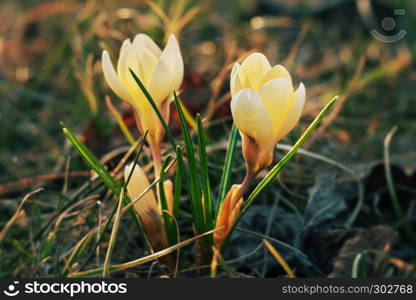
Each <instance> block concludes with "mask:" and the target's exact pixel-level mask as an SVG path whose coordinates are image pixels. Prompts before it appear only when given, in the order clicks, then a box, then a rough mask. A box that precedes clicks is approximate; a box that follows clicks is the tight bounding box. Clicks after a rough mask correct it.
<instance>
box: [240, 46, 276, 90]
mask: <svg viewBox="0 0 416 300" xmlns="http://www.w3.org/2000/svg"><path fill="white" fill-rule="evenodd" d="M270 68H271V66H270V63H269V61H268V60H267V58H266V56H264V54H262V53H258V52H255V53H252V54H250V55H249V56H248V57H247V58H246V59H245V60H244V61H243V63H242V65H241V69H242V71H243V72H244V75H245V76H246V80H247V82H246V84H247V86H246V85H244V87H247V88H252V89H254V90H257V89H258V87H259V83H260V81H261V79H262V78H263V76H264V74H265V73H266V72H267V71H268V70H270Z"/></svg>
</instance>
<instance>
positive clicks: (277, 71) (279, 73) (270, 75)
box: [260, 65, 292, 86]
mask: <svg viewBox="0 0 416 300" xmlns="http://www.w3.org/2000/svg"><path fill="white" fill-rule="evenodd" d="M279 77H282V78H286V79H288V80H289V81H290V85H292V77H291V76H290V73H289V71H288V70H287V69H286V68H285V67H284V66H282V65H275V66H274V67H272V68H271V69H270V70H268V71H267V72H266V73H265V74H264V76H263V78H262V79H261V82H260V86H262V85H264V84H266V83H267V82H268V81H269V80H272V79H275V78H279Z"/></svg>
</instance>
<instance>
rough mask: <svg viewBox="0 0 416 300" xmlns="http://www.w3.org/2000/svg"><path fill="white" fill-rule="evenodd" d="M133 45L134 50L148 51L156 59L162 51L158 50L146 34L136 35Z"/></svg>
mask: <svg viewBox="0 0 416 300" xmlns="http://www.w3.org/2000/svg"><path fill="white" fill-rule="evenodd" d="M133 45H134V47H135V48H136V49H139V48H146V49H148V50H149V51H150V52H152V53H153V55H154V56H156V57H159V56H160V54H161V53H162V50H160V48H159V46H158V45H157V44H156V43H155V42H154V41H153V40H152V39H151V38H150V37H149V36H148V35H147V34H144V33H139V34H136V36H135V37H134V39H133Z"/></svg>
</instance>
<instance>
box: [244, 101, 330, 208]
mask: <svg viewBox="0 0 416 300" xmlns="http://www.w3.org/2000/svg"><path fill="white" fill-rule="evenodd" d="M337 99H338V96H335V97H334V98H332V99H331V100H330V101H329V102H328V104H327V105H325V107H324V108H323V109H322V110H321V112H320V113H319V115H318V116H317V117H316V118H315V120H313V122H312V123H311V124H310V125H309V127H308V128H307V129H306V131H305V132H304V133H303V134H302V136H301V137H300V138H299V139H298V140H297V142H296V143H295V145H293V147H292V149H291V150H290V151H289V152H288V153H287V154H286V155H285V156H284V157H283V158H282V159H281V160H280V161H279V162H278V163H277V164H276V165H275V166H274V167H273V168H272V169H271V170H270V172H269V173H268V174H267V175H266V176H265V177H264V178H263V180H262V181H260V183H259V184H258V185H257V186H256V187H255V188H254V190H253V192H252V193H251V194H250V196H249V197H248V198H247V202H246V204H245V206H244V208H243V210H242V212H241V215H243V214H244V213H245V212H246V211H247V209H248V208H249V207H250V205H251V204H252V203H253V201H254V199H255V198H256V197H257V196H258V195H259V194H260V193H261V192H262V191H263V190H264V189H265V188H266V187H267V186H268V185H269V184H270V183H271V182H272V181H273V179H274V178H275V177H276V176H277V174H279V173H280V171H281V170H282V169H283V167H284V166H286V164H287V163H288V162H289V161H290V160H291V159H292V158H293V156H294V155H295V154H296V152H297V151H298V149H299V148H300V147H301V146H302V145H303V143H304V142H305V141H306V140H307V138H308V137H309V135H310V134H311V133H312V131H313V130H314V129H315V128H316V126H318V124H319V123H320V122H321V121H322V119H323V118H324V117H325V116H326V115H327V114H328V113H329V111H330V109H331V107H332V105H334V103H335V101H337Z"/></svg>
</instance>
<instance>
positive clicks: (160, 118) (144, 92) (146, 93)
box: [129, 69, 176, 149]
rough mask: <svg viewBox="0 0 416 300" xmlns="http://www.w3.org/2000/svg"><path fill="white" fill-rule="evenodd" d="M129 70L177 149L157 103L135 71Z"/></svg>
mask: <svg viewBox="0 0 416 300" xmlns="http://www.w3.org/2000/svg"><path fill="white" fill-rule="evenodd" d="M129 70H130V73H131V75H132V76H133V78H134V80H135V81H136V83H137V84H138V85H139V87H140V89H141V90H142V92H143V94H144V95H145V96H146V98H147V100H148V101H149V103H150V105H151V106H152V108H153V110H154V111H155V113H156V115H157V117H158V118H159V120H160V122H161V123H162V126H163V128H164V129H165V132H166V135H167V137H168V139H169V141H170V143H171V144H172V147H173V149H176V142H175V139H174V138H173V135H172V131H171V130H170V128H169V126H168V124H167V123H166V121H165V119H164V118H163V116H162V114H161V113H160V111H159V108H158V107H157V105H156V103H155V101H154V100H153V98H152V96H150V94H149V92H148V91H147V89H146V88H145V87H144V85H143V83H142V82H141V80H140V79H139V77H137V75H136V74H135V73H134V71H133V70H132V69H129Z"/></svg>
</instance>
